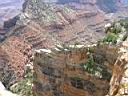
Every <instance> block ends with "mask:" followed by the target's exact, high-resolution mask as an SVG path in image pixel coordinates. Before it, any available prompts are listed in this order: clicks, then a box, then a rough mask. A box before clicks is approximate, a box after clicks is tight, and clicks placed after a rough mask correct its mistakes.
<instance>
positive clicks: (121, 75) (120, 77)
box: [109, 40, 128, 96]
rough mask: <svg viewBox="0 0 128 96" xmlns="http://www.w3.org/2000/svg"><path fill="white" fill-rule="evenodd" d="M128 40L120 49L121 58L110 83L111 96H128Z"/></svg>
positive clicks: (117, 62)
mask: <svg viewBox="0 0 128 96" xmlns="http://www.w3.org/2000/svg"><path fill="white" fill-rule="evenodd" d="M127 49H128V40H126V41H124V42H123V44H122V47H121V48H120V54H121V55H120V56H119V57H118V59H117V61H116V62H115V64H114V68H113V76H112V78H111V82H110V91H109V95H110V96H126V95H128V67H127V66H128V51H127Z"/></svg>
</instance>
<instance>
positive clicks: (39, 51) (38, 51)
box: [35, 49, 52, 53]
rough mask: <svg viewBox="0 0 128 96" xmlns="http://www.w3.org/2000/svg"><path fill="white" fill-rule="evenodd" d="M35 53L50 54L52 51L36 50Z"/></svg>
mask: <svg viewBox="0 0 128 96" xmlns="http://www.w3.org/2000/svg"><path fill="white" fill-rule="evenodd" d="M35 52H37V53H41V52H45V53H52V51H51V50H49V49H38V50H35Z"/></svg>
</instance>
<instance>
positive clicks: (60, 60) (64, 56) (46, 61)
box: [33, 46, 117, 96]
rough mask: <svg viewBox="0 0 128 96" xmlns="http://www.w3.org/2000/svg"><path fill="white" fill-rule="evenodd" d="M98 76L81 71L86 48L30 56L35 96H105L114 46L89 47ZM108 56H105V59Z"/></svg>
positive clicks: (114, 52)
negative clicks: (32, 58)
mask: <svg viewBox="0 0 128 96" xmlns="http://www.w3.org/2000/svg"><path fill="white" fill-rule="evenodd" d="M92 49H93V50H94V51H93V55H94V58H95V64H96V66H98V67H97V68H101V70H102V72H101V73H99V74H100V75H98V74H97V73H96V74H90V73H88V72H87V71H85V70H84V67H83V64H86V62H87V60H88V59H87V58H88V55H87V48H82V49H75V48H74V49H71V50H69V51H59V52H58V51H55V50H53V51H52V52H51V53H46V52H43V51H41V50H40V51H39V52H38V51H36V53H35V56H34V70H35V73H34V88H33V92H34V95H35V96H42V95H44V96H63V95H64V96H105V95H106V94H107V93H108V90H109V81H110V78H111V75H112V68H113V66H114V62H115V61H116V59H117V57H116V56H117V48H114V47H108V46H100V47H93V48H92ZM108 57H109V58H108Z"/></svg>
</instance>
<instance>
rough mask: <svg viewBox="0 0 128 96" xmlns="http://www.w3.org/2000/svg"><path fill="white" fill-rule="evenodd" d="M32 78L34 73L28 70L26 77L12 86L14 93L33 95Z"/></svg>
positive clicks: (25, 95) (22, 95) (23, 95)
mask: <svg viewBox="0 0 128 96" xmlns="http://www.w3.org/2000/svg"><path fill="white" fill-rule="evenodd" d="M32 78H33V74H32V73H31V72H27V73H26V74H25V76H24V79H23V80H21V81H20V82H18V83H17V85H16V86H15V87H14V88H12V91H13V92H14V93H17V94H20V95H21V96H33V94H32Z"/></svg>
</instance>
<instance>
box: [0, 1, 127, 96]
mask: <svg viewBox="0 0 128 96" xmlns="http://www.w3.org/2000/svg"><path fill="white" fill-rule="evenodd" d="M23 2H24V3H23ZM22 4H23V5H22ZM0 11H1V13H0V20H1V23H0V77H1V78H0V80H1V81H2V83H3V84H4V85H5V87H6V88H7V89H9V90H11V86H13V85H14V84H16V83H17V82H18V81H21V80H23V78H24V74H25V71H26V70H25V68H26V66H28V64H29V63H32V64H33V65H31V66H33V67H34V69H33V71H34V74H33V78H34V79H35V80H34V81H33V83H34V87H33V94H34V96H105V95H107V94H108V96H109V95H110V96H118V94H124V93H120V90H122V89H123V88H122V86H121V85H122V84H118V85H117V84H116V83H115V82H116V80H117V81H118V80H119V78H121V79H120V80H119V81H121V80H122V81H123V79H122V78H124V77H125V76H122V74H124V73H121V72H122V70H124V65H127V51H126V52H125V53H126V54H125V53H121V55H122V57H123V56H124V59H126V60H125V61H126V62H124V61H123V60H122V59H120V60H119V59H118V58H121V57H119V54H118V50H120V48H124V47H126V45H127V44H126V45H119V46H117V45H107V44H106V45H100V46H95V47H94V46H93V47H91V49H92V50H93V51H92V55H93V57H94V61H95V65H96V66H98V67H97V68H99V69H100V70H101V73H100V72H96V74H90V73H88V72H87V71H86V70H84V67H83V65H84V64H85V63H87V61H88V52H87V49H88V47H87V46H89V45H93V44H97V43H98V41H100V40H102V39H104V37H105V36H106V34H107V33H106V28H105V26H106V25H107V24H110V25H112V24H113V22H118V21H119V20H121V19H127V18H128V13H127V12H128V5H127V1H125V0H124V1H123V0H122V1H121V0H53V1H51V0H44V1H42V0H24V1H22V0H20V2H18V1H17V0H7V1H6V2H5V1H2V0H0ZM122 42H123V41H122ZM122 42H121V44H124V43H122ZM126 42H127V40H126ZM58 45H60V46H61V47H58ZM66 45H74V46H75V45H83V46H86V47H82V48H75V47H74V48H69V49H66V48H65V46H66ZM58 48H59V49H58ZM41 49H42V50H43V49H44V50H46V51H48V52H51V53H48V52H45V51H41ZM56 49H57V50H56ZM60 49H61V50H60ZM124 49H127V48H124ZM49 50H50V51H49ZM58 50H59V51H58ZM66 50H67V51H66ZM120 64H123V66H121V65H120ZM120 68H122V69H120ZM118 69H119V70H118ZM117 70H118V71H119V72H118V73H116V71H117ZM119 73H120V74H119ZM118 74H119V76H117V75H118ZM111 77H112V78H111ZM119 81H118V82H117V83H119ZM125 83H127V82H125ZM123 84H124V83H123ZM126 85H127V84H126ZM126 89H127V88H126ZM121 92H122V91H121ZM44 94H45V95H44Z"/></svg>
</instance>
